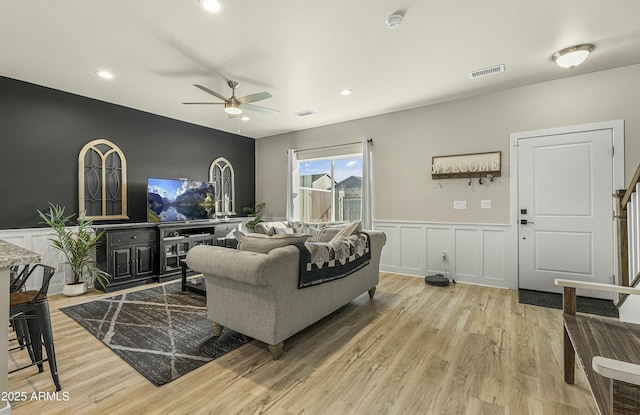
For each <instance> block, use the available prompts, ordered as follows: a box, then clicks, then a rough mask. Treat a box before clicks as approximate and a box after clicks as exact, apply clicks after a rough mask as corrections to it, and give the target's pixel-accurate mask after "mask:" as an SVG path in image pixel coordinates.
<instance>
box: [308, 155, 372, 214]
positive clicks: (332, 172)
mask: <svg viewBox="0 0 640 415" xmlns="http://www.w3.org/2000/svg"><path fill="white" fill-rule="evenodd" d="M350 158H358V159H359V160H360V164H361V170H360V172H361V173H360V174H361V176H360V177H363V176H364V175H363V173H362V159H363V155H362V152H354V153H349V154H341V155H335V156H327V157H313V158H306V159H302V160H297V162H298V168H297V170H298V171H300V169H301V167H300V165H301V164H302V163H308V162H314V161H319V160H329V161H330V166H331V168H330V173H329V174H330V177H331V217H330V218H329V221H331V222H335V221H336V184H337V183H336V180H335V162H336V160H344V159H350ZM299 177H300V178H301V177H302V175H301V174H299ZM300 182H302V180H300ZM303 189H304V190H308V191H319V192H327V190H322V189H313V188H310V187H305V186H302V185H299V186H298V193H299V194H301V193H302V190H303ZM297 209H298V210H299V212H298V213H299V217H300V220H303V221H310V219H305V218H303V212H302V204H299V205H298V206H297ZM360 218H361V219H362V212H360Z"/></svg>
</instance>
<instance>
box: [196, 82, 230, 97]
mask: <svg viewBox="0 0 640 415" xmlns="http://www.w3.org/2000/svg"><path fill="white" fill-rule="evenodd" d="M193 86H195V87H196V88H199V89H201V90H203V91H204V92H206V93H207V94H211V95H213V96H214V97H217V98H220V99H221V100H223V101H228V100H229V99H228V98H225V97H224V96H223V95H220V94H218V93H217V92H215V91H212V90H210V89H209V88H207V87H206V86H202V85H196V84H194V85H193Z"/></svg>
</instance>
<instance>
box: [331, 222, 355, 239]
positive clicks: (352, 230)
mask: <svg viewBox="0 0 640 415" xmlns="http://www.w3.org/2000/svg"><path fill="white" fill-rule="evenodd" d="M361 230H362V223H360V222H353V223H350V224H349V225H347V226H346V227H344V228H343V229H342V230H341V231H340V232H338V233H337V234H335V236H334V237H333V238H332V239H331V242H335V241H338V240H340V239H343V238H346V237H347V236H350V235H352V234H354V233H358V232H360V231H361Z"/></svg>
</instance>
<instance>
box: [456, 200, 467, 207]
mask: <svg viewBox="0 0 640 415" xmlns="http://www.w3.org/2000/svg"><path fill="white" fill-rule="evenodd" d="M453 208H454V209H466V208H467V201H466V200H454V201H453Z"/></svg>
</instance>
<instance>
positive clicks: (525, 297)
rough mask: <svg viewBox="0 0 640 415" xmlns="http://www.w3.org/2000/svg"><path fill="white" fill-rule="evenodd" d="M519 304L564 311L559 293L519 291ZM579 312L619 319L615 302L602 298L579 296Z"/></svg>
mask: <svg viewBox="0 0 640 415" xmlns="http://www.w3.org/2000/svg"><path fill="white" fill-rule="evenodd" d="M518 302H519V303H520V304H530V305H537V306H540V307H548V308H557V309H559V310H562V294H557V293H547V292H543V291H533V290H523V289H519V290H518ZM577 310H578V312H579V313H589V314H597V315H600V316H606V317H616V318H618V317H619V315H618V308H617V307H616V306H615V305H614V304H613V301H611V300H602V299H600V298H590V297H580V296H578V297H577Z"/></svg>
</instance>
